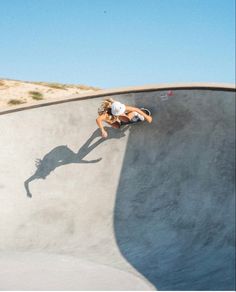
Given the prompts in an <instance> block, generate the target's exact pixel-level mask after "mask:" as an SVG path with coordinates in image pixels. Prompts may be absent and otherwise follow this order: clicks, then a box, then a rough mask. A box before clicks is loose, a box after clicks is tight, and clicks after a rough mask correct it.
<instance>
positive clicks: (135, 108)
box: [125, 105, 152, 123]
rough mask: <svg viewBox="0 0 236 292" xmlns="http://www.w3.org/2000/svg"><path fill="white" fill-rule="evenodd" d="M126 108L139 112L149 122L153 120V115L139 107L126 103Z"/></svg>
mask: <svg viewBox="0 0 236 292" xmlns="http://www.w3.org/2000/svg"><path fill="white" fill-rule="evenodd" d="M125 108H126V110H127V111H130V112H137V113H138V114H140V115H142V116H143V117H144V118H145V120H146V121H148V122H149V123H151V122H152V117H151V116H148V115H147V114H145V112H143V111H142V110H140V109H139V108H137V107H133V106H129V105H126V106H125Z"/></svg>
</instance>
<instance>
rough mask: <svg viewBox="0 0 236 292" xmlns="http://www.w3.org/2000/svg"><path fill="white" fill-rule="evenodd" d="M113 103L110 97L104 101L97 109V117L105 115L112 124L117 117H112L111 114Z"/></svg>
mask: <svg viewBox="0 0 236 292" xmlns="http://www.w3.org/2000/svg"><path fill="white" fill-rule="evenodd" d="M113 102H114V100H113V99H112V98H111V97H109V98H106V99H104V100H103V102H102V104H101V105H100V107H99V108H98V114H99V116H101V115H103V114H107V115H108V118H109V120H111V121H112V122H115V121H116V120H117V117H116V116H113V115H112V113H111V105H112V103H113Z"/></svg>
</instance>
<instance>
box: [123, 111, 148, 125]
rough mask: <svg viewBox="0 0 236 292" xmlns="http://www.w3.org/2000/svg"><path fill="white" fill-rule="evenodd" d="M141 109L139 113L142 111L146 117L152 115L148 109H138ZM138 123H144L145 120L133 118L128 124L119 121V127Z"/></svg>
mask: <svg viewBox="0 0 236 292" xmlns="http://www.w3.org/2000/svg"><path fill="white" fill-rule="evenodd" d="M140 109H141V111H143V112H145V114H146V115H148V116H151V115H152V113H151V111H150V110H149V109H146V108H140ZM140 122H145V120H143V121H142V120H141V119H140V118H139V117H136V116H135V117H133V119H132V120H131V121H129V122H123V121H121V124H120V125H121V126H124V125H130V124H137V123H140Z"/></svg>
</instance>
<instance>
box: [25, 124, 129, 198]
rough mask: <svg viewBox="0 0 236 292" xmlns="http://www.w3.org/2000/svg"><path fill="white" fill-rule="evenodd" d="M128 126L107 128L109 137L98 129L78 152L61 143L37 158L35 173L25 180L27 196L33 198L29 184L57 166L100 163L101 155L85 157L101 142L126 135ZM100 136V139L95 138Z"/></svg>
mask: <svg viewBox="0 0 236 292" xmlns="http://www.w3.org/2000/svg"><path fill="white" fill-rule="evenodd" d="M128 128H129V127H128V126H126V127H122V128H121V129H119V130H117V129H112V128H106V130H107V132H108V137H107V138H106V139H104V138H102V137H101V133H100V130H99V129H97V130H95V131H94V132H93V134H92V135H91V136H90V137H89V139H88V140H87V141H86V142H85V143H84V144H83V146H82V147H81V148H80V149H79V150H78V152H77V153H76V152H73V151H72V150H71V149H70V148H69V147H68V146H67V145H60V146H57V147H55V148H53V149H52V150H51V151H50V152H48V153H47V154H46V155H45V156H44V157H43V158H42V159H37V160H36V161H35V166H36V168H37V169H36V171H35V173H34V174H33V175H32V176H30V177H29V178H28V179H27V180H26V181H25V182H24V187H25V190H26V194H27V197H29V198H32V193H31V191H30V188H29V184H30V183H31V182H32V181H34V180H37V179H46V177H47V176H48V175H49V174H50V173H51V172H52V171H54V170H55V169H56V168H57V167H60V166H62V165H66V164H71V163H98V162H99V161H101V160H102V158H101V157H100V158H97V159H93V160H86V159H84V158H85V157H86V156H87V155H88V154H89V153H90V152H91V151H92V150H94V149H95V148H96V147H97V146H99V145H100V144H101V143H103V142H105V141H107V140H110V139H120V138H122V137H124V136H125V132H126V131H127V129H128ZM99 137H100V139H98V140H95V139H96V138H99Z"/></svg>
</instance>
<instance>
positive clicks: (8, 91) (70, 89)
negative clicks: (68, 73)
mask: <svg viewBox="0 0 236 292" xmlns="http://www.w3.org/2000/svg"><path fill="white" fill-rule="evenodd" d="M97 90H99V88H96V87H92V86H86V85H79V84H77V85H74V84H73V85H71V84H61V83H47V82H28V81H18V80H9V79H0V110H5V109H9V108H15V107H19V106H21V105H22V104H27V105H31V104H37V103H38V102H42V101H43V100H45V101H46V100H47V101H48V100H54V99H57V100H58V99H66V98H69V97H76V96H78V95H80V94H85V93H89V92H94V91H97Z"/></svg>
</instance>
